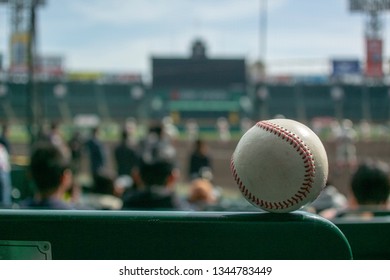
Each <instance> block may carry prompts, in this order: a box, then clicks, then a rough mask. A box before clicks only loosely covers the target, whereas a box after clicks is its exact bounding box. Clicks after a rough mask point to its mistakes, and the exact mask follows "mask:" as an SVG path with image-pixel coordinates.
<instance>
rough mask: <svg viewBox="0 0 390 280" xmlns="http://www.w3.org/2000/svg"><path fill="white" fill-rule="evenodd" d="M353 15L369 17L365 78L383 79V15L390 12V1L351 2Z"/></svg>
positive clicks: (350, 6) (360, 0)
mask: <svg viewBox="0 0 390 280" xmlns="http://www.w3.org/2000/svg"><path fill="white" fill-rule="evenodd" d="M349 10H350V11H351V12H352V13H364V14H366V15H367V22H366V26H365V45H366V68H365V77H366V78H369V79H374V80H379V79H382V78H383V53H382V52H383V42H382V41H383V40H382V31H383V20H382V13H384V12H386V11H389V10H390V0H349Z"/></svg>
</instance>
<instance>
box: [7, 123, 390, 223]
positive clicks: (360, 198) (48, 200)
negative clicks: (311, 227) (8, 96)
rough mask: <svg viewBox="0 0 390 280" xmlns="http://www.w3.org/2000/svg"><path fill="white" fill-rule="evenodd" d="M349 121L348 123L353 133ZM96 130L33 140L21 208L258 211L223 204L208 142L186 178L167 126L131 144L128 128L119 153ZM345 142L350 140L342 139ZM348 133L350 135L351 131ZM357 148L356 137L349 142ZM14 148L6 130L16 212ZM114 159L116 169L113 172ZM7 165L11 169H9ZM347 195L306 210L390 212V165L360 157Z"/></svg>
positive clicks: (331, 195) (328, 214)
mask: <svg viewBox="0 0 390 280" xmlns="http://www.w3.org/2000/svg"><path fill="white" fill-rule="evenodd" d="M347 125H348V124H345V126H346V127H347V128H348V129H350V127H349V126H347ZM99 133H100V131H99V128H98V127H94V128H92V129H91V131H90V135H89V137H88V138H87V139H84V138H83V137H82V136H81V134H80V132H79V131H76V132H75V133H74V134H73V135H72V136H71V137H70V138H69V139H68V141H65V140H64V138H63V137H62V135H61V133H60V130H59V126H58V124H56V123H53V124H52V125H51V126H50V130H49V131H48V132H47V133H42V134H41V137H40V138H39V139H38V140H37V141H36V142H35V143H34V145H33V146H32V148H31V154H30V156H29V166H28V174H29V176H30V177H31V180H32V182H33V184H32V185H33V187H34V195H33V196H31V197H29V198H27V199H24V200H23V201H20V202H18V207H20V208H40V209H107V210H113V209H115V210H120V209H123V210H186V211H207V210H237V209H238V208H241V209H243V210H249V211H257V210H259V209H257V208H255V207H254V206H252V205H247V204H245V203H244V204H241V206H240V207H238V208H234V207H233V208H232V207H231V206H232V205H230V208H226V207H224V206H223V200H222V199H221V192H220V191H219V189H218V188H217V187H216V186H215V185H214V184H213V164H212V156H211V154H210V152H209V150H208V145H207V142H205V141H204V140H202V139H200V138H196V139H193V141H192V142H191V143H192V145H193V149H192V150H191V151H190V153H189V154H188V155H187V156H188V170H185V172H184V173H183V170H182V168H181V167H180V166H179V165H178V154H177V151H176V148H175V145H174V142H173V140H172V138H171V136H170V135H169V134H168V133H166V131H165V130H164V125H163V122H161V123H160V122H158V123H153V124H151V125H150V127H149V129H148V132H147V133H146V135H145V137H144V138H143V139H141V140H140V141H138V142H136V143H135V142H134V141H132V139H133V137H134V135H132V134H133V133H134V130H133V129H129V128H128V127H126V126H125V127H124V128H123V130H122V132H121V134H120V139H118V142H117V143H116V144H115V145H114V146H113V148H112V151H107V150H106V146H105V145H104V143H103V142H102V140H101V138H100V136H99ZM340 135H341V136H339V138H343V137H344V138H346V137H345V136H342V135H343V134H341V133H340ZM344 135H345V134H344ZM346 142H348V143H350V137H348V141H346ZM10 152H11V145H10V143H9V140H8V127H7V126H3V127H2V134H1V138H0V175H1V177H0V178H1V180H0V187H1V188H0V190H1V192H0V204H1V206H2V207H5V208H9V207H12V201H11V182H10V177H9V173H10V165H9V162H10V161H9V158H8V155H9V154H10ZM109 156H112V158H113V161H114V170H109V169H108V168H107V165H108V157H109ZM83 157H85V158H87V161H88V164H89V174H90V178H91V181H90V185H89V186H81V185H80V183H79V182H78V181H77V180H76V179H75V178H77V176H78V175H79V172H80V169H81V165H82V163H81V162H82V158H83ZM6 163H7V164H6ZM350 168H351V170H353V173H351V174H352V175H351V178H350V179H351V180H350V186H349V187H350V188H349V190H350V191H349V193H348V195H344V194H342V193H340V192H339V191H338V188H337V186H334V185H333V184H332V182H327V185H326V186H325V187H324V190H323V191H322V193H321V194H320V196H319V197H318V198H317V199H316V200H315V201H314V202H313V203H311V204H310V205H307V206H306V207H305V208H304V210H307V211H311V212H314V213H317V214H319V215H321V216H323V217H325V218H328V219H333V218H336V217H346V218H348V217H349V218H351V217H353V218H356V217H363V218H367V217H372V216H374V215H377V214H378V213H383V212H386V211H388V209H389V195H390V183H389V167H388V166H387V165H386V164H385V163H383V162H376V161H364V162H360V163H359V164H358V163H357V162H356V159H355V158H353V166H351V167H350ZM183 175H184V176H185V178H186V179H187V183H188V189H187V191H186V193H185V195H183V194H179V193H178V191H177V188H176V186H177V183H178V182H179V179H180V176H183Z"/></svg>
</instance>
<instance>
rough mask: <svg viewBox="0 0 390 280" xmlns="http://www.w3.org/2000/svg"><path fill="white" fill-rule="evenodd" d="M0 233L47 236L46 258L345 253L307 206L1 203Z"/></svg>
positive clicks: (1, 236) (331, 229)
mask: <svg viewBox="0 0 390 280" xmlns="http://www.w3.org/2000/svg"><path fill="white" fill-rule="evenodd" d="M0 240H2V241H34V242H36V241H41V242H49V244H50V246H51V256H52V258H53V259H76V260H81V259H92V260H96V259H104V260H109V259H115V260H119V259H137V260H148V259H153V260H154V259H166V260H169V259H173V260H205V259H219V260H229V259H231V260H235V259H237V260H240V259H241V260H245V259H269V260H273V259H275V260H277V259H287V260H292V259H299V260H306V259H351V258H352V253H351V249H350V246H349V243H348V241H347V239H346V238H345V236H344V235H343V233H342V232H341V231H340V230H339V229H338V228H337V227H336V226H335V225H334V224H333V223H331V222H329V221H328V220H325V219H323V218H321V217H319V216H317V215H313V214H309V213H306V212H294V213H290V214H271V213H249V212H248V213H232V212H230V213H226V212H152V211H150V212H148V211H142V212H141V211H140V212H138V211H60V210H56V211H54V210H0Z"/></svg>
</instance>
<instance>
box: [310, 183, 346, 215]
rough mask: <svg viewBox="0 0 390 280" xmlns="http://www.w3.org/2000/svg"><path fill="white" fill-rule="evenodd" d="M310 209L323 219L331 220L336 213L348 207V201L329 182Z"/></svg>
mask: <svg viewBox="0 0 390 280" xmlns="http://www.w3.org/2000/svg"><path fill="white" fill-rule="evenodd" d="M310 207H311V208H313V209H314V212H315V213H317V214H320V215H321V216H323V217H325V218H332V217H333V216H334V215H335V214H336V213H337V212H340V211H343V210H345V209H346V208H347V207H348V201H347V198H346V197H345V195H343V194H342V193H340V192H339V190H338V189H337V188H336V187H335V186H333V185H332V184H331V183H330V182H329V181H328V182H327V183H326V186H325V188H324V189H323V190H322V192H321V193H320V195H319V196H318V197H317V199H316V200H314V201H313V202H312V203H311V204H310Z"/></svg>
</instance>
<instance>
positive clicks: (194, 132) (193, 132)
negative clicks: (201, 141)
mask: <svg viewBox="0 0 390 280" xmlns="http://www.w3.org/2000/svg"><path fill="white" fill-rule="evenodd" d="M186 134H187V137H188V140H189V141H190V142H192V141H194V140H195V139H197V138H198V136H199V125H198V123H197V122H196V120H194V119H189V120H188V121H187V122H186Z"/></svg>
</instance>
